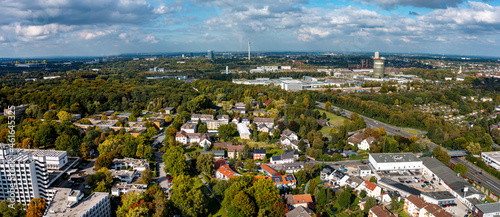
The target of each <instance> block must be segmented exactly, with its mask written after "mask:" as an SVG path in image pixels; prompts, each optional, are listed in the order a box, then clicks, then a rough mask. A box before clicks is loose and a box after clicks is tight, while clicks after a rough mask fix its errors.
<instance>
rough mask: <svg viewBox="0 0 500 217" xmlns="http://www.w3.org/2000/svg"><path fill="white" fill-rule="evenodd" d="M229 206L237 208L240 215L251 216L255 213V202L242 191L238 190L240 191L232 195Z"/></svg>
mask: <svg viewBox="0 0 500 217" xmlns="http://www.w3.org/2000/svg"><path fill="white" fill-rule="evenodd" d="M231 206H233V207H235V208H237V209H238V210H239V213H240V214H241V216H253V215H254V213H255V204H254V203H253V201H252V200H251V199H250V197H248V195H247V194H246V193H245V192H243V191H240V193H238V194H236V196H234V200H232V201H231Z"/></svg>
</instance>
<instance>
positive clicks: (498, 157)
mask: <svg viewBox="0 0 500 217" xmlns="http://www.w3.org/2000/svg"><path fill="white" fill-rule="evenodd" d="M481 158H482V160H483V161H484V162H485V163H486V164H488V166H490V167H493V168H495V169H496V170H500V151H490V152H481Z"/></svg>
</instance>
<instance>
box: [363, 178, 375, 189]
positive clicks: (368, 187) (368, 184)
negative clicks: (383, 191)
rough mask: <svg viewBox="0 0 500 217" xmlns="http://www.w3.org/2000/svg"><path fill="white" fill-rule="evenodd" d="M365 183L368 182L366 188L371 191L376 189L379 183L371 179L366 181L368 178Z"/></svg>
mask: <svg viewBox="0 0 500 217" xmlns="http://www.w3.org/2000/svg"><path fill="white" fill-rule="evenodd" d="M365 184H366V189H368V190H370V191H374V190H375V188H377V185H375V184H373V183H371V182H369V181H366V180H365Z"/></svg>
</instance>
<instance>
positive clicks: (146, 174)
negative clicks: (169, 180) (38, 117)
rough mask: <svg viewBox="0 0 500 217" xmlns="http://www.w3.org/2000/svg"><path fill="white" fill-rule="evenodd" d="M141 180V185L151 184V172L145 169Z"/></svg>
mask: <svg viewBox="0 0 500 217" xmlns="http://www.w3.org/2000/svg"><path fill="white" fill-rule="evenodd" d="M141 178H142V184H149V183H150V182H151V179H152V178H153V172H152V171H151V169H150V168H147V169H145V170H144V171H142V173H141Z"/></svg>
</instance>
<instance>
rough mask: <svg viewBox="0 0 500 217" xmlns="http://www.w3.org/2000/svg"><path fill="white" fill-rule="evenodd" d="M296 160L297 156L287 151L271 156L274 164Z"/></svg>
mask: <svg viewBox="0 0 500 217" xmlns="http://www.w3.org/2000/svg"><path fill="white" fill-rule="evenodd" d="M294 161H295V157H294V154H293V152H285V153H281V154H280V155H278V156H274V157H271V163H272V164H285V163H293V162H294Z"/></svg>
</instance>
